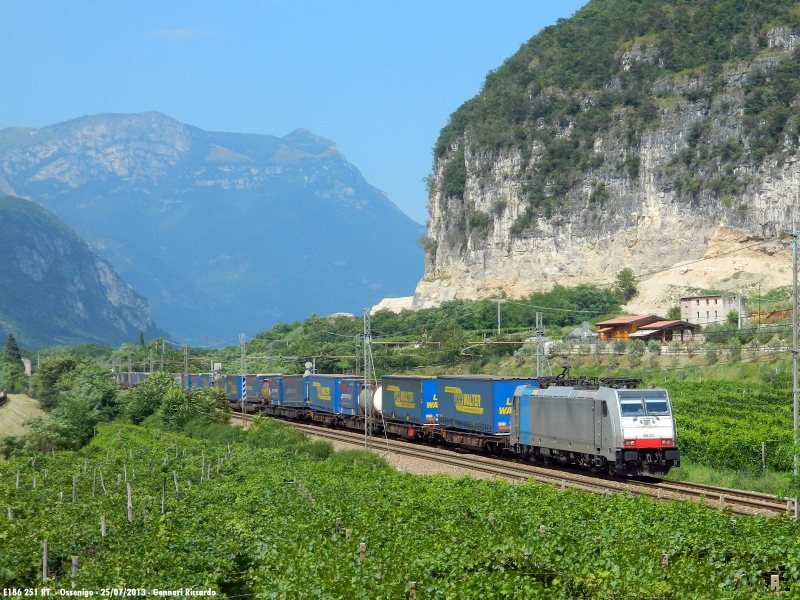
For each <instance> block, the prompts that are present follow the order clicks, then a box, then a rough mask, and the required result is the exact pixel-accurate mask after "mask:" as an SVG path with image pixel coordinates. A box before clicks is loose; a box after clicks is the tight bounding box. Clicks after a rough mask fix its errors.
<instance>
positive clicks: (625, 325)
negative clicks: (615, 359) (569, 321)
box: [597, 315, 699, 343]
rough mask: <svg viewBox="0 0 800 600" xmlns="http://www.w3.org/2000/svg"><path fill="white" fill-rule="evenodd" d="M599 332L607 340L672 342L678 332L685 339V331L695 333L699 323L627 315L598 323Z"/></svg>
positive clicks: (651, 316) (654, 316) (653, 316)
mask: <svg viewBox="0 0 800 600" xmlns="http://www.w3.org/2000/svg"><path fill="white" fill-rule="evenodd" d="M597 326H598V327H599V329H598V330H597V334H598V335H599V336H600V339H601V340H603V341H605V342H610V341H612V340H625V341H629V340H637V339H639V340H645V341H647V340H652V339H657V340H660V341H661V342H662V343H666V342H671V341H672V340H673V339H675V337H676V334H680V339H681V341H683V338H684V333H685V332H687V331H688V332H689V333H690V334H693V333H694V332H695V331H696V330H697V329H699V326H698V325H693V324H692V323H687V322H686V321H672V320H668V319H665V318H664V317H657V316H656V315H626V316H623V317H615V318H613V319H608V320H606V321H600V322H599V323H597Z"/></svg>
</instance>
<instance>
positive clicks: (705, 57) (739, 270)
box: [414, 0, 800, 307]
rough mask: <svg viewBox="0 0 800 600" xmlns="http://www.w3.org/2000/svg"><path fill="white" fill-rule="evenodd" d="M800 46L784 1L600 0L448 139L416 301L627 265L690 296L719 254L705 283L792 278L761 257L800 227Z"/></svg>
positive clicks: (541, 45)
mask: <svg viewBox="0 0 800 600" xmlns="http://www.w3.org/2000/svg"><path fill="white" fill-rule="evenodd" d="M799 49H800V12H798V10H797V8H796V4H795V3H794V2H789V1H781V0H747V1H745V0H698V1H696V2H683V1H663V0H592V1H591V2H589V3H588V4H587V5H586V6H585V7H584V8H583V9H581V10H580V11H578V12H577V13H576V14H575V15H574V16H573V17H572V18H570V19H562V20H560V21H559V22H558V23H557V24H556V25H554V26H552V27H548V28H546V29H544V30H542V31H541V32H540V33H539V34H537V35H536V36H534V37H533V38H532V39H530V40H529V41H528V42H527V43H525V44H524V45H523V46H522V47H521V48H520V50H519V51H518V52H517V53H516V54H515V55H514V56H512V57H510V58H509V59H507V60H506V61H505V62H504V63H503V65H501V66H500V67H499V68H498V69H497V70H496V71H493V72H491V73H490V74H489V75H488V76H487V78H486V81H485V83H484V85H483V88H482V90H481V92H480V93H479V94H478V95H477V96H476V97H475V98H473V99H471V100H469V101H467V102H466V103H464V104H463V105H462V106H461V107H459V108H458V110H456V112H454V113H453V114H452V115H451V118H450V121H449V123H448V124H447V125H446V126H445V127H444V128H443V129H442V131H441V134H440V137H439V140H438V142H437V144H436V146H435V148H434V159H435V160H434V169H433V174H432V175H431V177H430V178H429V191H430V195H429V206H428V208H429V212H430V222H429V227H428V232H427V238H426V244H425V247H426V271H425V276H424V278H423V280H422V281H421V282H420V284H419V285H418V287H417V291H416V295H415V299H414V306H416V307H423V306H429V305H433V304H437V303H438V302H441V301H442V300H446V299H451V298H456V297H460V298H476V297H477V298H480V297H489V296H493V295H501V294H508V295H511V296H522V295H525V294H527V293H530V292H532V291H541V290H546V289H549V288H551V287H552V286H553V285H554V284H556V283H560V284H564V285H574V284H577V283H583V282H596V283H602V282H609V281H611V280H613V278H614V276H615V275H616V274H617V273H618V272H619V271H620V270H621V269H623V268H625V267H630V268H632V269H633V270H634V272H635V273H636V274H637V275H639V276H640V277H643V278H647V277H649V276H650V275H651V274H653V273H655V272H659V271H663V270H668V269H670V268H673V267H674V270H672V271H669V273H670V277H671V280H670V281H673V282H674V285H673V284H672V283H670V284H669V285H666V284H665V282H664V281H662V282H661V284H662V287H664V286H665V285H666V287H670V285H671V286H672V288H674V289H672V290H671V291H670V290H666V291H665V294H667V295H669V294H672V296H674V295H676V294H677V291H676V290H678V291H679V290H680V289H686V288H688V287H691V285H700V284H699V283H698V282H699V281H701V280H699V279H698V280H697V282H694V283H692V282H691V281H689V279H691V277H692V273H693V272H697V271H699V268H698V266H697V265H694V266H692V267H691V268H680V265H681V264H687V263H688V262H689V261H693V260H699V259H703V258H705V259H709V258H714V257H715V256H717V257H719V256H725V260H724V261H720V262H724V263H727V267H725V268H721V269H720V270H719V271H716V272H714V268H711V271H712V272H713V273H710V274H709V272H708V269H706V277H705V279H702V282H703V284H702V285H703V286H716V285H717V284H719V285H722V283H723V282H726V281H727V282H729V283H730V282H732V281H733V282H734V283H736V281H740V282H745V281H746V282H748V285H750V286H751V287H752V288H754V287H755V286H757V285H758V284H759V283H761V284H763V286H764V289H768V288H769V287H775V286H777V285H781V284H785V283H788V277H789V275H788V273H787V272H785V271H784V269H783V268H780V269H776V270H775V271H769V272H768V273H767V272H764V271H757V270H755V269H754V268H753V265H756V264H759V265H761V266H763V265H764V264H765V263H770V261H771V259H770V257H771V256H772V255H773V254H774V253H775V252H778V253H779V254H780V253H783V252H784V249H783V248H781V244H780V243H778V244H777V246H776V245H775V244H766V245H765V244H761V241H762V240H765V239H768V238H770V239H775V238H781V237H783V238H784V239H785V236H786V232H787V231H791V228H792V220H793V219H796V218H798V217H800V214H798V211H797V206H798V195H799V194H800V188H799V187H798V181H800V162H798V147H800V139H799V136H800V53H799V52H800V50H799ZM720 239H724V240H725V243H724V244H722V243H721V242H720V241H719V240H720ZM731 240H735V241H736V243H733V242H731ZM728 242H731V243H733V245H731V244H729V243H728ZM722 246H724V247H725V248H726V253H725V254H723V255H719V254H714V248H718V247H722ZM737 249H748V251H749V252H750V254H751V255H753V254H754V255H753V256H751V257H750V263H749V264H750V267H747V264H746V263H747V261H746V260H745V261H742V260H738V264H737V257H739V256H740V255H737V254H736V251H737ZM728 259H730V261H729V260H728ZM781 261H784V258H781ZM771 262H772V263H777V262H778V261H777V260H772V261H771ZM781 264H783V262H781ZM676 265H677V266H676ZM748 268H749V269H750V271H752V272H748ZM687 273H688V275H687ZM734 280H736V281H734ZM652 300H653V302H655V303H657V302H656V300H657V299H652ZM662 300H663V299H662ZM651 305H652V303H651Z"/></svg>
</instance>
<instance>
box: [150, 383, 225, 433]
mask: <svg viewBox="0 0 800 600" xmlns="http://www.w3.org/2000/svg"><path fill="white" fill-rule="evenodd" d="M160 414H161V420H162V421H163V423H164V425H166V426H167V427H168V428H169V429H173V430H176V431H177V430H181V429H183V428H184V427H186V425H188V424H189V423H190V422H193V423H199V424H202V423H225V422H227V421H228V420H229V419H230V416H231V409H230V406H229V405H228V401H227V398H226V396H225V394H224V393H223V392H222V390H218V389H215V388H212V389H193V390H187V391H186V392H184V391H182V390H181V389H180V388H178V387H177V386H175V387H172V388H170V389H169V390H168V391H167V393H166V394H165V395H164V398H163V400H162V403H161V410H160Z"/></svg>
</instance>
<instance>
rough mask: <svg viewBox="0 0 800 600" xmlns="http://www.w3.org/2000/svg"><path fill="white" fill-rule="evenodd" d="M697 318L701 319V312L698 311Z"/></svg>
mask: <svg viewBox="0 0 800 600" xmlns="http://www.w3.org/2000/svg"><path fill="white" fill-rule="evenodd" d="M697 318H698V319H699V318H700V311H699V310H698V311H697Z"/></svg>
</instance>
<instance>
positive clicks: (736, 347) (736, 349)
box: [728, 337, 742, 362]
mask: <svg viewBox="0 0 800 600" xmlns="http://www.w3.org/2000/svg"><path fill="white" fill-rule="evenodd" d="M728 355H729V356H730V358H731V362H739V361H740V360H742V344H741V343H740V342H739V340H738V339H737V338H735V337H734V338H731V341H730V342H728Z"/></svg>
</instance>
